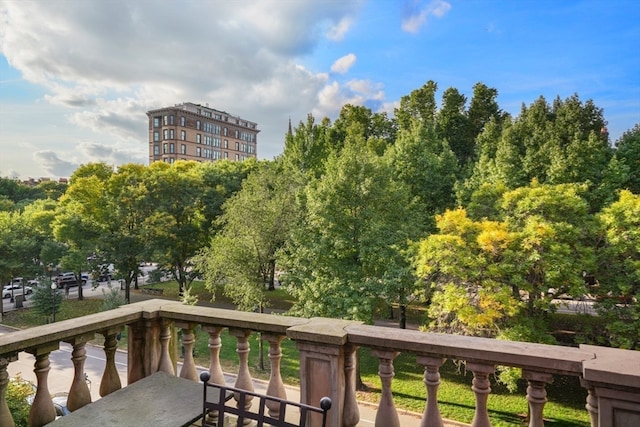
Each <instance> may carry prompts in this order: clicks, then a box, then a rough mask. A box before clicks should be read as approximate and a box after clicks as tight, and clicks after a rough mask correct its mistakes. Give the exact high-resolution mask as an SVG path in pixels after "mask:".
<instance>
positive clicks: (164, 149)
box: [162, 142, 168, 154]
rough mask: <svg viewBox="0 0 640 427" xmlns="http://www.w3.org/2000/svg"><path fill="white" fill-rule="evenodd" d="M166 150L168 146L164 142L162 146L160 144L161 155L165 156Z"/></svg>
mask: <svg viewBox="0 0 640 427" xmlns="http://www.w3.org/2000/svg"><path fill="white" fill-rule="evenodd" d="M167 148H168V144H167V143H166V142H165V143H164V144H162V153H163V154H167V151H168V150H167Z"/></svg>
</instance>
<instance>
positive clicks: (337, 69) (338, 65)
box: [331, 53, 356, 74]
mask: <svg viewBox="0 0 640 427" xmlns="http://www.w3.org/2000/svg"><path fill="white" fill-rule="evenodd" d="M355 63H356V56H355V55H354V54H353V53H350V54H348V55H345V56H343V57H341V58H338V59H337V60H336V61H335V62H334V63H333V65H331V71H333V72H334V73H338V74H345V73H347V72H348V71H349V69H351V67H352V66H353V64H355Z"/></svg>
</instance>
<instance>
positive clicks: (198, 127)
mask: <svg viewBox="0 0 640 427" xmlns="http://www.w3.org/2000/svg"><path fill="white" fill-rule="evenodd" d="M196 129H198V130H200V120H196Z"/></svg>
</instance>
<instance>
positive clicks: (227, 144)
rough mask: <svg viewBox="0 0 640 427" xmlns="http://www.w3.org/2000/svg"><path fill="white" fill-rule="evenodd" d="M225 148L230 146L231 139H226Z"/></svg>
mask: <svg viewBox="0 0 640 427" xmlns="http://www.w3.org/2000/svg"><path fill="white" fill-rule="evenodd" d="M224 148H229V140H227V139H225V140H224Z"/></svg>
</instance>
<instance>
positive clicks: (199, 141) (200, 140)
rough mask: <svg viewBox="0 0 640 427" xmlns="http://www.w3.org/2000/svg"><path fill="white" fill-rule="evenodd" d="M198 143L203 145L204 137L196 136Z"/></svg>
mask: <svg viewBox="0 0 640 427" xmlns="http://www.w3.org/2000/svg"><path fill="white" fill-rule="evenodd" d="M196 142H197V143H198V144H200V143H202V135H200V134H197V135H196Z"/></svg>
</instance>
